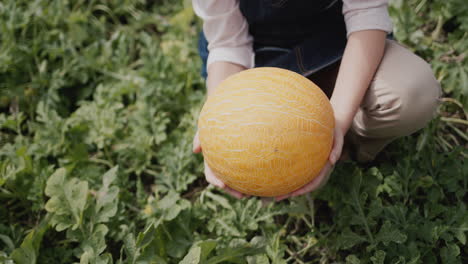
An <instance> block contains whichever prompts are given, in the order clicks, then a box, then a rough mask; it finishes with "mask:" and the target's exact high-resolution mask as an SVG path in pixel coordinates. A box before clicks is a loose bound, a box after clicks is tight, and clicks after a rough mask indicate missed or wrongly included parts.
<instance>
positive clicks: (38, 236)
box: [11, 216, 50, 264]
mask: <svg viewBox="0 0 468 264" xmlns="http://www.w3.org/2000/svg"><path fill="white" fill-rule="evenodd" d="M49 220H50V217H49V216H46V217H45V218H44V219H43V220H42V221H41V223H40V224H39V226H37V227H36V228H35V229H33V230H32V231H31V232H30V233H29V234H28V235H27V236H26V237H25V238H24V240H23V242H22V243H21V246H20V247H19V248H17V249H15V250H14V251H13V252H12V253H11V258H12V259H13V260H14V261H15V262H16V263H21V264H23V263H24V264H35V263H36V261H37V257H38V256H39V248H40V246H41V242H42V238H43V236H44V233H45V232H46V231H47V229H48V228H49Z"/></svg>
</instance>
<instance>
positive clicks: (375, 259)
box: [370, 250, 386, 264]
mask: <svg viewBox="0 0 468 264" xmlns="http://www.w3.org/2000/svg"><path fill="white" fill-rule="evenodd" d="M385 255H386V254H385V251H382V250H378V251H377V252H375V254H374V256H372V257H371V258H370V259H371V261H372V263H373V264H384V263H385Z"/></svg>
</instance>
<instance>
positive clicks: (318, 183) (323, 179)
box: [275, 125, 345, 201]
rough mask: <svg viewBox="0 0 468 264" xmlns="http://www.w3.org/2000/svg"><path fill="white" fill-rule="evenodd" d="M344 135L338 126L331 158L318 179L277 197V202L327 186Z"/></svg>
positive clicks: (334, 133) (338, 155)
mask: <svg viewBox="0 0 468 264" xmlns="http://www.w3.org/2000/svg"><path fill="white" fill-rule="evenodd" d="M344 134H345V133H344V130H343V129H341V126H338V125H336V126H335V129H334V132H333V146H332V149H331V151H330V155H329V158H328V160H327V162H326V163H325V166H324V167H323V168H322V170H321V171H320V173H319V174H318V175H317V177H315V178H314V179H313V180H312V181H311V182H309V183H307V184H306V185H304V186H302V187H301V188H299V189H297V190H295V191H293V192H291V193H288V194H285V195H281V196H277V197H275V200H276V201H281V200H284V199H286V198H289V197H295V196H299V195H303V194H306V193H309V192H312V191H315V190H317V189H319V188H321V187H322V186H323V185H325V184H326V183H327V181H328V179H329V177H330V174H331V172H332V171H333V167H334V165H335V163H336V162H337V161H338V159H339V158H340V156H341V151H342V150H343V142H344Z"/></svg>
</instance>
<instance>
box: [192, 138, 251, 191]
mask: <svg viewBox="0 0 468 264" xmlns="http://www.w3.org/2000/svg"><path fill="white" fill-rule="evenodd" d="M201 151H202V148H201V144H200V139H199V137H198V131H197V133H196V134H195V137H194V138H193V152H194V153H200V152H201ZM204 165H205V178H206V181H207V182H208V183H210V184H212V185H214V186H216V187H218V188H220V189H223V190H224V191H226V192H227V193H229V194H230V195H231V196H233V197H236V198H237V199H241V198H242V197H245V196H246V195H244V194H242V193H241V192H238V191H236V190H234V189H232V188H230V187H228V186H227V185H226V184H225V183H224V182H223V181H221V180H220V179H219V178H218V177H216V175H215V174H214V172H213V171H212V170H211V168H210V167H209V166H208V164H207V163H206V161H204Z"/></svg>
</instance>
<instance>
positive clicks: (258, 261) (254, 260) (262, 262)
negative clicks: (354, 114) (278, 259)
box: [247, 254, 270, 264]
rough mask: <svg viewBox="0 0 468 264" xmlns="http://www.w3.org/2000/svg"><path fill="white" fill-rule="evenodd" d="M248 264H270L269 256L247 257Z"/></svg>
mask: <svg viewBox="0 0 468 264" xmlns="http://www.w3.org/2000/svg"><path fill="white" fill-rule="evenodd" d="M247 263H248V264H270V260H269V259H268V256H267V255H265V254H262V255H256V256H249V257H247Z"/></svg>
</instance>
